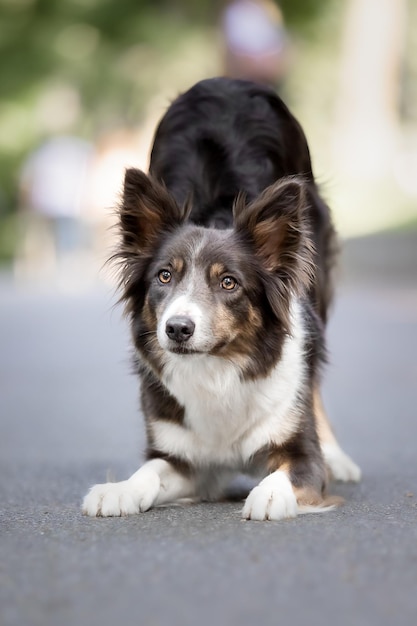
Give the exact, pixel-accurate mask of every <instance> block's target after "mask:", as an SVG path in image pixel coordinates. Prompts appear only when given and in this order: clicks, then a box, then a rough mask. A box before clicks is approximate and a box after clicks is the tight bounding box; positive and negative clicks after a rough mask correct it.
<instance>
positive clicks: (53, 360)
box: [0, 239, 417, 626]
mask: <svg viewBox="0 0 417 626" xmlns="http://www.w3.org/2000/svg"><path fill="white" fill-rule="evenodd" d="M391 244H392V242H391ZM391 244H390V241H388V243H387V244H386V248H385V249H386V250H387V257H388V259H389V258H390V257H392V261H393V263H390V262H388V263H387V264H386V266H387V267H385V266H384V263H381V265H380V266H379V267H376V268H375V267H370V266H369V265H368V266H367V270H370V271H365V270H362V269H361V266H360V265H359V268H358V263H356V265H355V262H354V261H355V259H356V261H357V260H358V259H360V258H362V257H361V254H362V253H363V251H364V246H366V245H367V243H366V241H364V242H362V243H361V244H358V245H359V247H358V248H355V246H353V247H351V248H349V249H348V257H349V255H350V259H351V261H352V262H351V263H350V264H349V268H350V269H349V272H347V276H348V278H349V279H348V280H347V279H345V284H344V286H343V288H342V289H341V293H340V295H339V298H338V304H337V307H336V310H335V314H334V316H333V319H332V323H331V327H330V349H331V354H332V364H331V365H330V367H329V371H328V375H327V378H326V389H325V391H326V400H327V405H328V408H329V411H330V413H331V415H332V416H333V420H334V424H335V426H336V430H337V432H338V434H339V438H340V440H341V442H342V443H343V446H344V448H345V449H346V450H347V451H348V452H349V453H351V454H352V456H353V457H354V458H355V460H356V461H357V462H358V463H359V464H360V465H361V467H362V469H363V472H364V479H363V482H362V484H361V485H360V486H349V485H342V486H335V488H334V489H333V491H334V492H335V493H340V494H342V495H344V496H345V498H346V505H345V506H344V507H343V508H342V509H340V510H338V511H337V512H332V513H329V514H327V515H316V516H303V517H300V518H299V519H296V520H292V521H285V522H278V523H256V522H255V523H254V522H242V521H241V520H240V516H239V510H240V507H241V505H240V504H239V503H222V504H215V505H207V504H205V505H194V506H187V507H167V508H164V509H158V510H154V511H151V512H148V513H146V514H144V515H142V516H135V517H130V518H124V519H87V518H85V517H83V516H81V514H80V508H79V506H80V501H81V498H82V496H83V495H84V493H85V491H86V489H87V488H88V486H89V485H90V484H92V483H94V482H97V481H102V480H103V479H105V477H106V472H110V473H111V475H113V476H115V477H116V478H124V477H127V476H128V475H129V474H130V473H131V472H132V471H134V470H135V469H136V468H137V466H138V463H139V459H140V451H141V448H142V446H143V433H142V429H141V422H140V418H139V416H138V414H137V410H136V405H137V402H136V394H137V392H136V386H135V381H134V379H133V378H131V377H130V376H129V356H128V348H127V346H128V340H127V333H126V329H125V328H124V326H123V324H122V322H121V321H120V311H119V309H115V310H112V302H111V298H110V295H109V293H108V290H106V289H105V288H94V289H92V290H90V292H89V293H88V295H87V294H84V295H78V296H69V295H62V294H61V295H56V294H55V295H54V294H52V293H51V292H48V291H46V292H44V293H41V292H39V291H32V292H30V291H24V292H16V291H15V290H14V289H13V288H12V287H11V286H10V284H9V283H8V282H7V280H3V281H0V394H1V395H0V515H1V517H0V624H1V626H26V625H28V626H29V625H30V626H32V625H33V626H35V625H36V626H38V625H39V626H52V625H54V626H55V625H59V626H67V625H73V624H81V625H84V624H85V625H88V626H95V625H96V624H103V625H104V626H107V625H110V624H114V623H126V624H137V625H140V626H142V625H143V626H158V625H165V624H167V625H168V624H169V625H170V626H171V625H172V626H183V625H184V626H188V625H190V626H191V625H194V624H199V625H201V626H205V625H207V626H208V625H210V626H212V624H226V625H235V624H236V625H239V626H240V625H241V626H246V625H248V626H249V625H252V624H255V623H262V624H264V625H266V626H269V625H270V624H271V625H272V624H291V626H301V625H303V624H309V625H315V624H317V625H320V626H322V625H325V626H326V625H327V624H329V625H330V624H331V625H332V626H333V624H334V623H335V622H336V623H337V624H338V626H345V625H346V626H348V625H349V626H351V625H353V624H354V625H355V626H362V625H363V626H368V625H375V626H376V625H378V626H393V625H394V624H395V625H396V626H398V625H407V626H409V625H412V624H415V623H417V415H416V404H417V359H416V354H417V271H416V272H415V273H413V270H410V263H413V262H414V259H415V256H414V257H413V253H411V256H412V257H413V259H412V261H410V258H409V256H407V255H406V256H407V261H406V263H407V267H406V268H405V267H402V266H401V264H400V266H399V267H397V269H396V270H395V271H393V269H392V268H393V267H394V266H395V263H394V260H397V261H398V258H399V257H401V254H403V252H404V246H403V245H402V243H401V240H400V241H399V242H398V241H395V242H394V244H393V247H391ZM413 246H414V248H413V247H412V248H411V250H413V249H414V250H415V249H416V248H417V239H415V240H414V243H413ZM383 247H384V246H383ZM368 257H369V253H368V252H366V250H365V253H364V258H365V259H366V258H368ZM384 258H385V257H384ZM401 258H402V257H401ZM397 264H398V263H397ZM352 268H353V269H352ZM387 268H389V269H390V271H388V270H387ZM414 269H416V270H417V264H416V266H415V268H414ZM352 272H353V274H352ZM355 272H356V273H355ZM352 275H353V276H354V278H355V280H354V281H353V282H352ZM387 276H388V278H387Z"/></svg>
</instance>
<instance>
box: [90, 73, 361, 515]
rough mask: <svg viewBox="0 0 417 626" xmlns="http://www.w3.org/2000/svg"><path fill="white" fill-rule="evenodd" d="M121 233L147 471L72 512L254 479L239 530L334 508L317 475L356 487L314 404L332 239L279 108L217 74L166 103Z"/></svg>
mask: <svg viewBox="0 0 417 626" xmlns="http://www.w3.org/2000/svg"><path fill="white" fill-rule="evenodd" d="M119 223H120V234H121V238H120V246H119V249H118V251H117V253H116V255H115V259H116V260H117V261H118V263H119V266H120V269H119V271H120V287H121V289H122V298H121V299H122V300H123V301H124V302H125V306H126V313H127V315H128V317H129V319H130V323H131V332H132V339H133V344H134V350H135V368H136V371H137V373H138V375H139V376H140V379H141V400H142V410H143V414H144V416H145V420H146V433H147V451H146V462H145V463H144V465H143V466H142V467H141V468H140V469H139V470H138V471H137V472H136V473H134V474H133V476H131V477H130V478H129V479H128V480H125V481H122V482H117V483H107V484H101V485H95V486H94V487H92V488H91V490H90V492H89V493H88V494H87V495H86V497H85V498H84V502H83V507H82V508H83V512H84V513H85V514H87V515H90V516H103V517H106V516H120V515H128V514H133V513H139V512H144V511H147V510H148V509H150V508H151V507H155V506H157V505H161V504H166V503H174V502H176V501H179V500H182V499H190V498H191V499H194V500H209V501H213V500H217V499H219V498H221V497H222V496H223V494H224V493H225V490H226V489H227V486H228V484H229V483H230V481H231V480H232V479H233V477H234V476H235V475H236V474H248V475H250V476H252V477H254V478H256V480H257V481H259V482H258V484H257V485H256V486H255V487H254V488H253V489H252V490H251V491H250V493H249V495H248V496H247V498H246V501H245V504H244V506H243V511H242V516H243V518H244V519H248V520H249V519H250V520H281V519H284V518H291V517H295V516H296V515H297V514H298V513H308V512H322V511H327V510H331V509H333V508H334V507H335V506H336V505H337V503H338V502H336V500H335V499H332V498H331V497H329V496H327V495H326V485H327V482H328V475H329V473H330V475H331V476H332V477H333V478H335V479H338V480H343V481H348V480H351V481H358V480H359V478H360V470H359V468H358V467H357V465H356V464H355V463H354V462H353V461H352V460H351V459H350V458H349V457H348V456H347V455H346V454H345V453H344V452H343V451H342V449H341V448H340V446H339V444H338V443H337V440H336V439H335V436H334V434H333V432H332V430H331V427H330V424H329V422H328V419H327V416H326V414H325V412H324V408H323V404H322V402H321V396H320V378H321V370H322V366H323V364H324V363H325V361H326V349H325V336H324V335H325V326H326V322H327V316H328V311H329V306H330V304H331V301H332V292H333V286H332V285H333V278H332V274H333V267H334V263H335V254H336V250H337V244H336V235H335V230H334V228H333V225H332V222H331V217H330V212H329V208H328V206H327V205H326V203H325V202H324V201H323V199H322V198H321V196H320V193H319V190H318V187H317V185H316V182H315V179H314V177H313V173H312V167H311V161H310V155H309V149H308V146H307V141H306V138H305V136H304V133H303V131H302V129H301V126H300V125H299V123H298V122H297V121H296V119H295V118H294V117H293V115H292V114H291V113H290V111H289V110H288V108H287V107H286V105H285V104H284V103H283V102H282V100H281V99H280V98H279V97H278V96H277V95H276V94H275V92H274V91H273V90H272V89H270V88H268V87H264V86H261V85H258V84H254V83H250V82H246V81H241V80H232V79H226V78H215V79H209V80H203V81H201V82H199V83H197V84H196V85H195V86H194V87H192V88H191V89H190V90H189V91H187V92H186V93H184V94H182V95H180V96H179V97H178V98H177V99H176V100H175V101H174V102H173V104H172V105H171V106H170V107H169V109H168V111H167V112H166V114H165V116H164V117H163V119H162V121H161V122H160V124H159V126H158V128H157V130H156V134H155V137H154V143H153V148H152V152H151V159H150V168H149V175H146V174H145V173H143V172H142V171H139V170H137V169H128V170H127V171H126V175H125V181H124V190H123V199H122V202H121V207H120V212H119Z"/></svg>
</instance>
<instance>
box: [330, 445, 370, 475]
mask: <svg viewBox="0 0 417 626" xmlns="http://www.w3.org/2000/svg"><path fill="white" fill-rule="evenodd" d="M322 452H323V456H324V460H325V462H326V465H327V467H328V469H329V472H330V477H331V478H332V479H333V480H337V481H340V482H343V483H348V482H352V483H358V482H359V481H360V479H361V477H362V472H361V470H360V467H358V465H356V463H355V462H354V461H352V459H351V458H350V456H348V455H347V454H346V453H345V452H343V450H342V449H341V448H340V447H339V446H338V445H337V444H332V443H328V444H323V445H322Z"/></svg>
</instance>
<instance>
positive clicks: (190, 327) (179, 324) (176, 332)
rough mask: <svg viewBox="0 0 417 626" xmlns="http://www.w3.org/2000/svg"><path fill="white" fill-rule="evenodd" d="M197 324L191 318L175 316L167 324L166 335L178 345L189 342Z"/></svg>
mask: <svg viewBox="0 0 417 626" xmlns="http://www.w3.org/2000/svg"><path fill="white" fill-rule="evenodd" d="M194 330H195V324H194V322H193V320H192V319H191V318H190V317H187V316H185V315H173V316H172V317H170V318H169V319H168V320H167V322H166V324H165V333H166V335H167V336H168V337H169V338H170V339H172V341H176V342H177V343H184V342H185V341H188V340H189V339H190V338H191V337H192V336H193V334H194Z"/></svg>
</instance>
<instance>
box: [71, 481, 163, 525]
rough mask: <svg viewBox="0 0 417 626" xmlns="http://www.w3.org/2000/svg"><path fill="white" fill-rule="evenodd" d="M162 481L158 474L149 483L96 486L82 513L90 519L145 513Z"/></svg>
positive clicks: (124, 482)
mask: <svg viewBox="0 0 417 626" xmlns="http://www.w3.org/2000/svg"><path fill="white" fill-rule="evenodd" d="M159 486H160V481H159V477H158V476H157V475H156V474H153V475H152V476H148V480H147V481H142V483H141V484H140V483H139V484H138V481H133V480H131V479H129V480H124V481H122V482H119V483H104V484H101V485H94V487H92V488H91V489H90V491H89V492H88V494H87V495H86V496H85V498H84V501H83V505H82V512H83V513H84V515H89V516H90V517H120V516H124V515H132V514H134V513H143V512H145V511H147V510H148V509H150V508H151V506H152V505H153V504H154V502H155V500H156V498H157V495H158V493H159Z"/></svg>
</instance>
